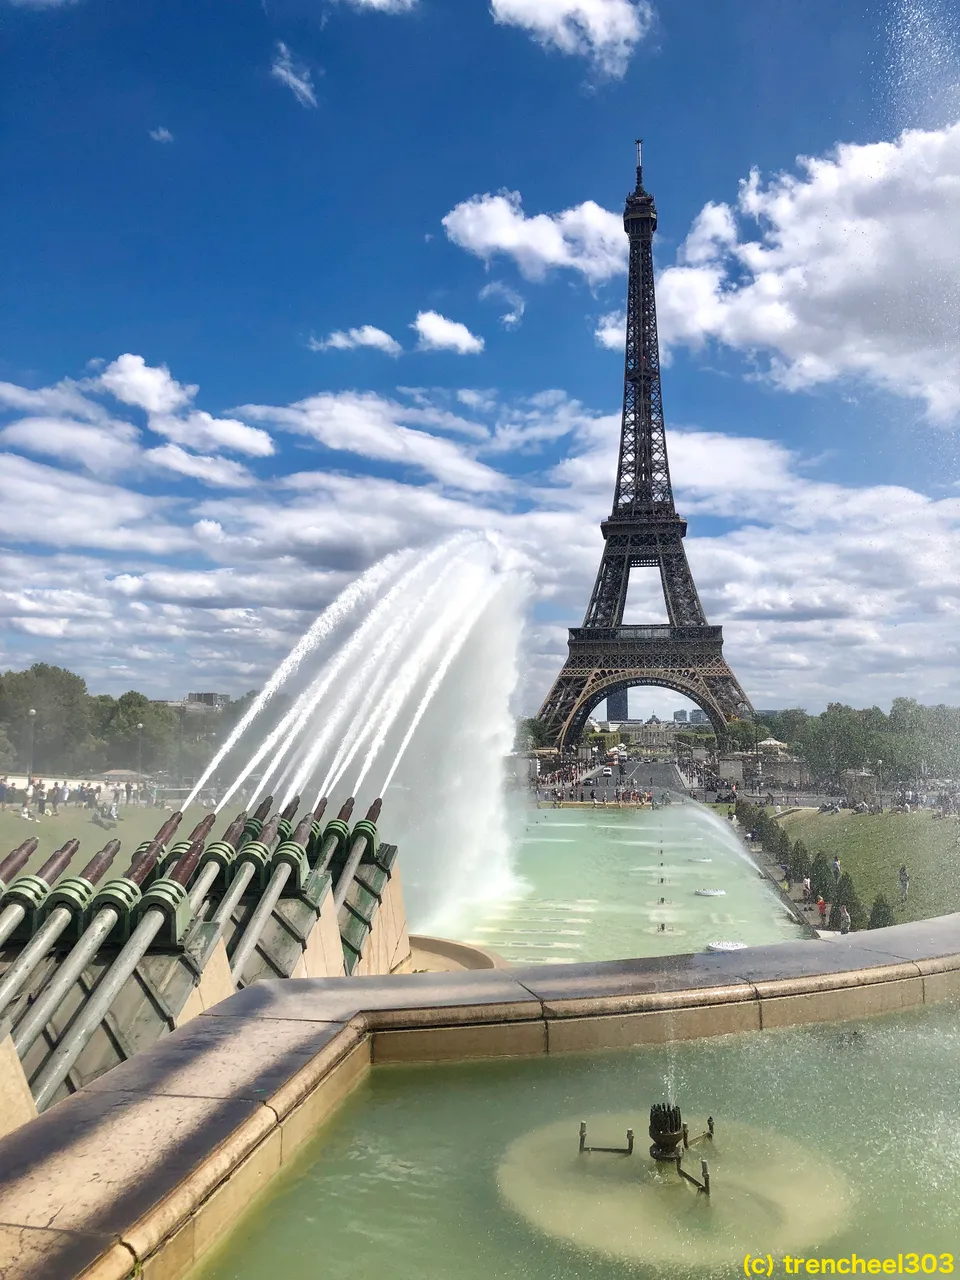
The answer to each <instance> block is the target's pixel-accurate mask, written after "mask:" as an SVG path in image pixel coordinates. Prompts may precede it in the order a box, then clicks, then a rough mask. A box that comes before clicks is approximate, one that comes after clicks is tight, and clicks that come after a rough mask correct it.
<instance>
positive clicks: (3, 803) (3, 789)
mask: <svg viewBox="0 0 960 1280" xmlns="http://www.w3.org/2000/svg"><path fill="white" fill-rule="evenodd" d="M8 790H9V787H8V785H7V775H6V774H4V775H3V777H2V778H0V809H6V807H7V792H8Z"/></svg>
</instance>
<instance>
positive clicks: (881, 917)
mask: <svg viewBox="0 0 960 1280" xmlns="http://www.w3.org/2000/svg"><path fill="white" fill-rule="evenodd" d="M895 923H896V921H895V920H894V918H893V908H892V907H891V906H890V903H889V902H888V901H887V900H886V898H885V897H884V896H883V894H882V893H878V894H877V896H876V897H875V898H874V900H873V906H872V907H871V908H870V919H869V920H868V921H867V928H868V929H887V928H889V926H890V925H892V924H895Z"/></svg>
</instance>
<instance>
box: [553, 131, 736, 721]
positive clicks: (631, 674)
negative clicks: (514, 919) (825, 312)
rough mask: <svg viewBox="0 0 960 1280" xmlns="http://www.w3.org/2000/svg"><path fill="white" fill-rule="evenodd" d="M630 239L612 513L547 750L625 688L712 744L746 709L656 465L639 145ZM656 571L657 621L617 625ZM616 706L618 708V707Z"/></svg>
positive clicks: (653, 323)
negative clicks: (638, 574) (680, 698)
mask: <svg viewBox="0 0 960 1280" xmlns="http://www.w3.org/2000/svg"><path fill="white" fill-rule="evenodd" d="M623 225H624V230H625V231H626V233H627V236H628V237H629V240H630V278H629V284H628V287H627V333H626V359H625V364H624V379H623V418H622V425H621V431H620V460H619V465H618V467H617V483H616V489H615V492H614V498H613V511H612V512H611V514H610V518H609V519H608V520H604V522H603V523H602V524H601V526H600V531H601V533H602V534H603V538H604V547H603V557H602V559H601V561H600V569H599V572H598V573H597V581H596V584H595V585H594V588H593V594H592V595H591V597H590V603H589V605H588V606H587V612H586V616H585V617H584V619H583V625H582V626H581V627H572V628H571V629H570V640H569V655H568V657H567V660H566V662H565V663H564V665H563V670H562V671H561V672H560V674H559V675H558V676H557V679H556V681H555V682H554V685H553V688H552V689H551V690H550V692H549V694H548V695H547V698H546V700H545V701H544V704H543V706H542V707H541V708H540V711H539V713H538V716H537V718H538V719H539V720H540V721H541V722H542V723H543V724H544V725H545V726H546V727H547V728H549V730H550V731H551V734H552V737H553V739H554V741H555V742H556V744H557V745H558V746H562V745H564V744H565V743H572V742H575V741H576V740H577V739H578V738H579V737H580V736H581V734H582V732H583V729H584V726H585V724H586V721H587V717H588V716H589V714H590V712H591V711H592V710H593V708H594V707H595V706H596V705H597V703H599V702H601V701H603V700H604V699H605V698H606V699H609V703H608V705H609V707H611V708H613V709H615V710H616V711H617V714H616V715H614V714H613V712H612V711H611V712H609V714H610V717H611V719H626V718H627V717H626V699H627V689H629V688H631V687H632V686H634V685H657V686H658V687H660V688H665V689H673V690H674V691H675V692H677V693H681V694H684V695H685V696H686V697H688V698H690V699H691V700H692V701H693V702H695V703H696V704H697V705H698V706H699V707H701V708H702V710H703V711H705V712H706V714H707V716H708V717H709V719H710V723H711V724H712V726H713V728H714V731H715V732H716V734H717V737H718V740H720V739H722V738H723V737H724V736H725V730H726V726H727V725H728V724H729V723H730V722H731V721H732V720H736V719H740V718H744V717H749V716H752V715H753V708H752V707H751V705H750V701H749V699H748V698H747V695H746V694H745V693H744V691H743V689H742V688H741V687H740V684H739V682H738V681H737V678H736V676H735V675H734V674H733V672H732V671H731V670H730V667H729V666H728V665H727V662H726V660H725V658H724V656H723V629H722V628H721V627H713V626H710V625H709V624H708V623H707V619H706V615H705V614H704V612H703V605H702V604H701V603H700V597H699V595H698V594H697V588H696V586H695V584H694V581H693V575H692V574H691V572H690V566H689V564H688V563H687V554H686V551H685V550H684V546H683V538H684V536H685V535H686V532H687V524H686V521H685V520H682V519H681V518H680V516H678V515H677V510H676V507H675V506H674V502H673V489H672V487H671V484H670V468H669V466H668V463H667V442H666V435H665V433H664V426H663V402H662V399H661V391H660V347H659V342H658V340H657V302H656V295H655V293H654V280H653V233H654V232H655V231H656V228H657V209H656V205H655V204H654V201H653V196H652V195H650V194H649V193H648V192H647V191H645V190H644V187H643V172H642V165H641V151H640V143H639V142H638V143H637V185H636V190H634V191H633V192H631V194H630V195H628V196H627V203H626V207H625V209H624V212H623ZM641 567H648V568H658V569H659V570H660V581H661V584H662V586H663V596H664V601H665V603H666V607H667V618H668V620H669V621H668V622H667V623H666V624H665V625H655V626H624V625H623V610H624V605H625V604H626V599H627V586H628V584H629V581H630V571H631V569H637V568H641ZM621 712H622V714H621Z"/></svg>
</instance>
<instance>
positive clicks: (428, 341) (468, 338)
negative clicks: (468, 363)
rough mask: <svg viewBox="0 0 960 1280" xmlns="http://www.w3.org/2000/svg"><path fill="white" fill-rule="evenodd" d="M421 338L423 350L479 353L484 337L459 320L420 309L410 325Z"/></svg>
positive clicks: (460, 353)
mask: <svg viewBox="0 0 960 1280" xmlns="http://www.w3.org/2000/svg"><path fill="white" fill-rule="evenodd" d="M410 328H411V329H415V330H416V332H417V336H418V337H419V339H420V342H419V347H420V350H421V351H456V352H457V353H458V354H459V355H462V356H467V355H479V353H480V352H481V351H482V350H483V339H482V338H478V337H477V336H476V335H475V334H472V333H471V332H470V330H469V329H468V328H467V326H466V325H465V324H461V323H460V321H459V320H448V319H447V317H446V316H442V315H440V314H439V313H438V312H436V311H418V312H417V318H416V320H414V322H413V324H412V325H411V326H410Z"/></svg>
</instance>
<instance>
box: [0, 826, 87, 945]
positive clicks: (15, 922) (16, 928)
mask: <svg viewBox="0 0 960 1280" xmlns="http://www.w3.org/2000/svg"><path fill="white" fill-rule="evenodd" d="M79 848H80V841H79V840H68V841H67V843H66V844H65V845H63V847H62V848H60V849H58V850H57V852H56V853H54V854H52V855H51V856H50V857H49V858H48V859H47V860H46V862H45V863H44V864H43V866H42V867H41V868H40V870H39V871H38V872H37V874H36V875H33V876H20V878H19V879H18V880H14V882H13V884H12V885H11V886H10V888H9V889H7V890H5V891H4V893H3V895H2V896H0V945H2V944H3V943H4V942H6V941H7V939H8V938H10V937H13V938H15V939H16V940H18V941H21V942H22V941H26V940H27V939H28V938H29V937H30V935H31V934H32V933H33V931H34V928H35V927H36V923H37V912H38V910H39V908H40V904H41V903H42V902H43V900H44V898H45V897H46V896H47V894H48V893H49V892H50V886H51V885H52V884H53V882H54V881H55V880H58V879H59V878H60V876H61V875H62V874H63V873H64V871H66V869H67V867H68V866H69V865H70V859H71V858H72V857H73V855H74V854H75V853H76V852H77V850H78V849H79ZM24 926H25V927H24Z"/></svg>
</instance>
